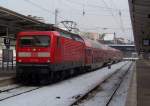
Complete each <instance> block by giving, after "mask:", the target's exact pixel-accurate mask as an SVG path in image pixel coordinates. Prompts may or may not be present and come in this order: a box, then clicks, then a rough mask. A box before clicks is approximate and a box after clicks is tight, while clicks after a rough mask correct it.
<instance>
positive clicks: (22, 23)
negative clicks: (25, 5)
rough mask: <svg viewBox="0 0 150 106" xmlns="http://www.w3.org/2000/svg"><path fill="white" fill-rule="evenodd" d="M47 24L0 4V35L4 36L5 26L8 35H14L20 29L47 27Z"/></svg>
mask: <svg viewBox="0 0 150 106" xmlns="http://www.w3.org/2000/svg"><path fill="white" fill-rule="evenodd" d="M48 26H50V25H48V24H45V23H43V22H40V21H38V20H36V19H34V18H31V17H28V16H24V15H21V14H19V13H16V12H14V11H12V10H9V9H6V8H4V7H1V6H0V36H6V32H7V31H6V30H7V28H8V32H9V35H11V37H15V35H16V33H17V32H19V31H21V30H26V29H31V28H32V29H33V28H47V27H48Z"/></svg>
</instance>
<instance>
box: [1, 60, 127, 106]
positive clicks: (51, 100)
mask: <svg viewBox="0 0 150 106" xmlns="http://www.w3.org/2000/svg"><path fill="white" fill-rule="evenodd" d="M126 63H128V62H127V61H125V62H120V63H117V64H115V65H112V67H111V69H108V68H107V67H105V68H102V69H99V70H97V71H94V72H91V73H87V74H84V75H80V76H78V77H75V78H72V79H68V80H65V81H62V82H59V83H56V84H53V85H49V86H45V87H42V88H40V89H37V90H34V91H32V92H28V93H25V94H22V95H19V96H16V97H13V98H9V99H7V100H4V101H1V102H0V106H69V105H70V104H72V103H73V102H75V101H76V99H78V98H80V97H81V96H82V95H84V94H85V93H87V92H88V91H90V90H91V89H93V87H95V86H96V85H98V84H100V83H102V82H103V81H104V80H105V79H106V78H108V77H109V76H110V75H112V74H113V73H114V72H116V71H118V69H119V68H121V67H122V66H123V65H124V64H126ZM0 96H1V95H0Z"/></svg>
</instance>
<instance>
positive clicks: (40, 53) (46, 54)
mask: <svg viewBox="0 0 150 106" xmlns="http://www.w3.org/2000/svg"><path fill="white" fill-rule="evenodd" d="M38 57H50V53H49V52H39V53H38Z"/></svg>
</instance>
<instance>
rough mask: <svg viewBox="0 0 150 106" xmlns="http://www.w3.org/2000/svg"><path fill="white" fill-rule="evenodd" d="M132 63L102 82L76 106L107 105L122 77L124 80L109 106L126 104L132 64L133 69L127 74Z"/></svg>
mask: <svg viewBox="0 0 150 106" xmlns="http://www.w3.org/2000/svg"><path fill="white" fill-rule="evenodd" d="M130 65H131V62H129V64H127V65H126V66H124V67H123V68H122V69H121V70H120V71H119V72H117V73H116V74H113V75H112V76H111V77H110V78H109V79H107V80H106V81H105V82H103V83H102V84H100V86H99V87H97V89H95V90H94V91H92V92H91V93H90V94H89V95H88V96H87V97H86V98H85V99H83V100H81V101H80V102H79V103H78V104H77V105H75V106H106V104H107V103H108V101H109V100H110V98H111V96H112V95H113V93H114V91H115V90H116V88H117V86H118V84H119V83H120V81H121V80H122V78H123V79H124V80H123V82H122V83H121V85H120V87H119V89H118V90H117V92H116V94H115V95H114V97H113V99H112V100H111V102H110V103H109V106H124V105H125V102H126V97H127V94H128V88H129V82H130V80H131V76H132V72H133V66H134V65H132V67H131V68H130V69H131V70H130V71H129V72H128V73H127V75H125V74H126V72H127V71H128V70H127V69H128V68H129V66H130ZM124 76H125V77H124Z"/></svg>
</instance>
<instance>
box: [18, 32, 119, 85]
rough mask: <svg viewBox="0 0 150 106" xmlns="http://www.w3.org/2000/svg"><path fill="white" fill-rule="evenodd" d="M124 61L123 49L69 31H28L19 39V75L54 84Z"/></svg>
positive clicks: (25, 78)
mask: <svg viewBox="0 0 150 106" xmlns="http://www.w3.org/2000/svg"><path fill="white" fill-rule="evenodd" d="M121 58H122V53H121V52H120V51H119V50H116V49H113V48H110V47H108V46H106V45H103V44H100V43H98V42H95V41H92V40H87V39H84V38H82V37H81V36H79V35H77V34H73V33H70V32H67V31H63V30H59V31H24V32H20V33H19V34H18V36H17V42H16V73H17V74H16V76H17V80H18V81H21V82H23V81H25V80H30V81H31V79H32V80H33V81H36V82H40V83H43V82H50V81H54V80H58V79H63V78H65V77H66V76H70V75H72V74H74V73H76V74H79V73H82V71H83V70H84V71H86V70H91V69H96V68H98V67H101V66H102V65H103V64H106V63H108V62H116V61H119V60H121ZM34 79H36V80H34Z"/></svg>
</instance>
